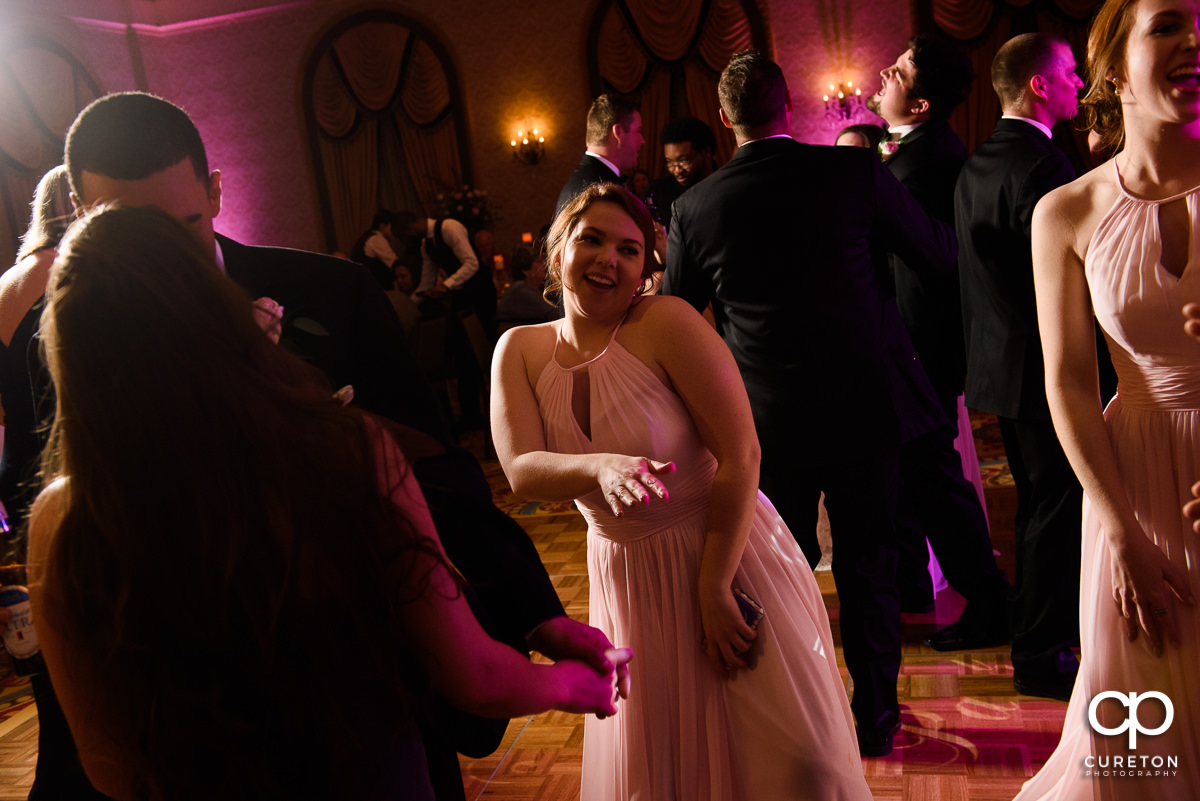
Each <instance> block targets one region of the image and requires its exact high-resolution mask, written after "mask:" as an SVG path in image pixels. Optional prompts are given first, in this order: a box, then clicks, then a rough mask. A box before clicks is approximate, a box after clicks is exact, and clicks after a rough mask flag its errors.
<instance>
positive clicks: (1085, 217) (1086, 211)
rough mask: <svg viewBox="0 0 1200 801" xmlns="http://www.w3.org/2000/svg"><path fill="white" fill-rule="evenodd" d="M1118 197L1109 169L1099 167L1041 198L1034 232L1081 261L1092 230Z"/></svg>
mask: <svg viewBox="0 0 1200 801" xmlns="http://www.w3.org/2000/svg"><path fill="white" fill-rule="evenodd" d="M1119 194H1120V189H1119V187H1118V186H1117V184H1116V181H1115V180H1114V178H1113V170H1112V167H1111V165H1109V164H1108V163H1105V164H1102V165H1100V166H1099V167H1097V168H1096V169H1094V170H1091V171H1090V172H1087V173H1084V174H1083V175H1081V176H1080V177H1079V178H1077V179H1075V180H1074V181H1072V182H1071V183H1069V184H1064V185H1063V186H1060V187H1058V188H1057V189H1055V190H1053V191H1052V192H1049V193H1048V194H1047V195H1046V196H1045V197H1043V198H1042V200H1041V201H1040V202H1039V203H1038V205H1037V208H1036V209H1035V210H1034V215H1033V226H1034V229H1035V231H1038V230H1039V229H1040V232H1041V233H1042V234H1043V235H1045V236H1048V237H1050V238H1052V239H1054V240H1057V241H1059V242H1061V243H1062V244H1063V245H1064V246H1065V247H1068V248H1070V249H1071V250H1073V251H1074V252H1075V253H1076V254H1077V255H1078V256H1079V258H1080V259H1082V258H1083V257H1084V255H1086V252H1087V247H1088V244H1089V243H1090V242H1091V239H1092V235H1093V234H1094V233H1095V232H1096V227H1097V226H1098V225H1099V224H1100V221H1101V220H1102V219H1103V218H1104V215H1105V214H1106V213H1107V212H1108V210H1109V209H1111V208H1112V206H1113V204H1114V203H1115V202H1116V200H1117V197H1118V195H1119Z"/></svg>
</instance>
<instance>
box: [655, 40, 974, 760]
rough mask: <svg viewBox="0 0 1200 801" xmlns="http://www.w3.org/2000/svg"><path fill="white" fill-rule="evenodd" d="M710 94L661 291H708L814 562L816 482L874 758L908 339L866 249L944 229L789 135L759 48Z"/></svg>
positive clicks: (844, 161)
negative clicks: (897, 343) (726, 148)
mask: <svg viewBox="0 0 1200 801" xmlns="http://www.w3.org/2000/svg"><path fill="white" fill-rule="evenodd" d="M719 96H720V101H721V119H722V122H724V123H725V125H726V126H728V127H731V128H732V129H733V132H734V134H735V136H736V138H737V142H738V150H737V153H736V155H734V157H733V158H732V159H730V160H729V162H728V163H726V164H725V166H723V167H722V168H721V169H719V170H717V171H715V172H714V173H713V174H712V175H710V176H709V177H708V178H706V179H705V180H704V181H702V182H700V183H699V184H697V185H696V186H694V187H692V188H691V189H689V190H688V191H687V192H686V193H684V194H683V195H682V196H681V197H680V198H679V199H678V200H676V201H675V205H674V210H673V214H672V219H671V229H670V239H669V244H668V247H667V254H668V258H667V270H666V276H665V279H664V283H663V291H664V292H665V293H666V294H673V295H678V296H680V297H682V298H684V299H686V300H687V301H688V302H689V303H691V304H692V305H693V306H695V307H696V308H697V309H703V308H704V307H705V306H706V305H708V304H709V303H710V302H711V303H712V304H713V312H714V314H715V317H716V323H717V330H718V331H719V332H720V334H721V335H722V337H723V338H724V339H725V342H726V343H727V344H728V345H729V347H730V350H731V351H732V352H733V355H734V357H735V359H736V360H737V363H738V367H739V369H740V371H741V374H742V378H743V380H744V381H745V383H746V389H747V392H748V394H749V396H750V404H751V407H752V410H753V413H754V422H755V427H756V429H757V432H758V438H759V441H760V443H761V447H762V470H761V484H760V486H761V487H762V489H763V490H764V491H765V492H766V493H767V495H768V496H769V497H770V499H771V501H772V502H773V503H774V504H775V505H776V508H777V509H778V510H779V511H780V513H781V515H782V517H783V519H784V521H785V522H786V523H787V524H788V526H789V527H790V528H791V530H792V533H793V535H794V536H795V537H796V539H797V541H798V542H799V543H800V545H801V547H802V548H803V549H804V551H805V554H806V556H808V558H809V560H810V562H814V563H815V559H819V556H820V553H819V548H818V547H817V545H816V519H817V501H818V498H819V496H820V493H821V491H824V492H825V497H826V507H827V509H828V512H829V518H830V523H831V525H832V527H833V536H834V546H835V552H834V558H833V570H834V575H835V577H836V579H837V586H838V597H839V601H840V605H841V621H840V625H841V632H842V642H843V645H844V647H845V654H846V664H847V666H848V667H849V669H850V675H851V676H852V677H853V679H854V697H853V699H852V701H851V707H852V708H853V710H854V714H855V717H856V718H857V721H858V736H859V746H860V749H861V751H862V753H863V754H865V755H867V756H883V755H885V754H887V753H889V752H890V751H891V749H892V737H893V735H894V734H895V732H896V731H897V730H898V728H899V725H900V712H899V706H898V704H897V699H896V677H897V674H898V672H899V667H900V608H899V598H898V596H897V593H896V587H895V579H896V575H895V571H896V543H895V537H894V532H893V529H892V515H893V512H894V508H895V486H896V480H897V479H896V470H897V462H896V458H897V457H896V454H897V449H898V446H899V440H900V436H901V433H900V428H901V425H900V423H901V421H900V420H899V419H898V417H899V414H898V412H899V409H898V408H897V402H896V401H895V400H894V399H893V396H892V389H893V387H894V385H895V384H896V383H897V381H898V380H899V379H897V374H898V373H902V372H903V370H904V369H906V368H905V366H904V365H903V364H901V363H898V361H897V360H895V359H894V358H893V354H892V351H891V349H890V346H889V345H888V344H887V342H888V340H890V339H892V338H894V337H898V338H900V339H901V340H903V341H904V342H905V343H907V337H906V336H905V334H904V332H903V329H902V328H901V329H899V330H895V331H888V330H887V328H886V325H887V323H886V320H887V307H886V306H885V304H884V303H883V301H882V300H881V299H880V296H879V294H878V292H877V289H876V286H875V282H876V274H875V273H876V271H875V269H874V258H873V254H874V252H875V240H876V239H878V240H879V241H880V242H881V243H882V244H883V246H885V247H887V248H889V249H890V250H893V251H894V252H897V253H901V254H903V255H904V256H905V257H906V258H908V259H911V260H912V261H913V263H916V264H921V265H924V266H929V267H930V268H931V269H941V270H943V271H950V270H952V269H953V268H954V262H955V259H956V251H955V245H954V238H953V233H952V232H951V231H950V230H949V229H948V228H947V227H946V226H944V225H941V224H939V223H937V222H935V221H933V220H931V219H930V218H929V217H928V216H927V215H926V214H925V213H924V212H923V211H922V210H921V207H920V205H919V204H917V203H916V201H914V200H913V199H912V197H911V196H910V195H909V194H908V193H907V192H905V191H904V189H903V187H901V186H900V184H899V182H897V181H896V180H895V178H893V177H892V176H891V175H890V174H889V173H888V172H887V170H886V169H885V168H884V167H883V166H882V165H881V164H880V162H879V159H878V158H876V157H875V154H874V153H870V152H868V151H864V150H862V149H860V148H850V147H840V148H834V147H813V146H809V145H802V144H800V143H798V142H796V141H795V140H793V139H792V138H791V137H790V136H789V135H788V130H789V127H790V120H791V98H790V96H789V95H788V90H787V84H786V82H785V81H784V78H783V73H782V72H781V71H780V69H779V66H778V65H776V64H775V63H773V62H772V61H770V60H769V59H767V58H766V57H765V56H763V55H762V54H761V53H759V52H757V51H753V50H751V51H747V52H745V53H739V54H738V55H736V56H734V57H733V59H732V60H731V61H730V63H729V66H728V67H727V68H726V69H725V71H724V72H723V73H722V75H721V81H720V84H719ZM800 188H803V191H802V190H801V189H800ZM797 226H802V228H801V229H800V230H801V231H808V232H810V233H811V236H807V237H804V238H803V239H804V246H803V247H797V245H796V232H797ZM893 308H894V307H893ZM909 361H910V363H911V359H910V360H909ZM922 378H923V376H922ZM768 614H770V612H768Z"/></svg>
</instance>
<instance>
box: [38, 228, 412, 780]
mask: <svg viewBox="0 0 1200 801" xmlns="http://www.w3.org/2000/svg"><path fill="white" fill-rule="evenodd" d="M47 299H48V303H47V307H46V311H45V313H44V315H43V342H44V347H45V349H46V355H47V361H48V364H49V367H50V371H51V375H52V377H53V379H54V381H55V383H56V385H57V390H58V393H57V394H58V406H57V417H56V420H55V423H54V429H53V432H52V435H51V443H50V446H49V448H48V453H47V457H46V474H47V478H53V477H55V476H56V475H64V476H66V477H67V479H68V482H67V485H66V486H67V489H66V497H67V504H66V506H67V508H66V514H65V517H64V519H63V522H62V524H61V526H60V528H59V530H58V532H57V535H56V536H55V539H54V540H53V542H52V543H51V546H50V549H49V554H50V559H49V567H48V570H47V598H48V606H47V614H48V615H49V616H52V619H54V620H55V622H56V623H57V624H58V626H59V627H60V630H61V631H63V632H64V638H65V639H66V640H67V641H68V642H69V643H70V652H71V653H73V654H75V655H76V656H78V657H80V658H82V659H86V660H87V662H88V665H89V668H90V675H91V676H92V677H93V678H92V679H91V682H92V683H91V685H90V686H91V687H92V688H93V689H98V690H101V691H102V695H103V696H104V698H98V699H97V700H96V703H97V704H99V705H103V708H104V715H105V718H104V719H105V720H106V721H107V723H108V724H109V725H110V726H111V730H110V731H109V732H108V733H109V734H110V735H111V736H113V737H114V738H118V740H119V741H120V742H121V743H123V744H125V745H128V753H129V758H130V762H131V765H132V766H134V767H135V771H136V773H137V775H138V776H139V777H141V781H142V782H144V787H142V788H139V791H140V792H145V793H146V794H147V795H149V796H152V797H157V796H165V797H171V798H193V797H195V798H201V797H209V798H212V797H222V798H232V797H253V796H258V797H287V796H288V795H290V794H293V792H294V791H293V789H290V788H291V784H290V783H291V782H294V781H298V780H299V779H298V778H297V777H292V776H289V775H288V771H287V770H286V769H284V768H283V767H282V765H283V764H290V760H295V759H296V758H297V755H308V754H312V755H313V756H315V755H316V754H317V753H320V752H322V751H324V752H326V753H325V755H324V756H323V757H322V761H320V762H319V763H318V764H317V765H316V766H315V767H317V768H319V769H318V771H317V773H316V774H314V775H310V776H308V777H307V778H306V779H305V780H304V781H305V783H306V784H309V783H311V785H312V786H313V787H317V786H321V785H322V782H323V781H326V780H331V779H332V778H333V777H332V776H331V775H330V774H329V773H327V772H326V773H323V772H322V770H326V771H333V772H334V773H336V766H338V765H339V764H340V763H344V761H345V759H346V758H347V754H351V755H352V754H357V753H360V752H361V753H369V751H368V750H367V749H369V748H371V747H377V745H375V744H372V743H369V742H368V743H363V742H359V741H358V740H357V739H356V738H358V737H360V736H361V735H359V734H357V733H356V732H358V731H366V730H370V731H373V732H374V734H375V735H378V736H382V737H383V740H384V741H387V736H388V734H389V732H388V731H386V726H385V730H384V731H383V732H382V733H380V732H379V731H377V729H378V726H379V721H381V720H389V718H388V717H386V716H391V718H390V719H391V720H393V721H402V720H404V719H405V716H406V714H407V712H408V711H409V710H408V704H409V702H408V699H407V694H406V692H405V690H404V688H403V683H402V680H407V681H409V682H412V681H414V680H415V679H414V678H413V676H412V675H410V674H409V673H408V672H407V668H406V665H408V664H409V663H410V660H408V659H407V658H406V657H405V655H404V654H403V648H402V647H401V646H400V645H399V644H398V640H397V637H396V634H397V631H398V626H399V619H400V618H399V611H398V610H399V607H400V606H401V605H402V604H403V603H404V602H405V601H406V600H408V599H410V598H411V597H412V596H413V595H414V594H416V593H419V592H420V589H421V587H420V579H419V578H417V579H415V580H414V577H413V575H412V571H413V569H414V568H413V563H412V561H411V560H409V559H408V558H407V555H411V554H412V553H413V551H414V550H421V549H422V548H423V547H424V546H423V545H422V544H421V543H420V542H418V541H416V539H415V538H414V537H413V536H412V535H411V529H409V528H407V527H406V526H405V524H404V521H402V520H400V519H398V516H397V514H396V512H395V509H394V507H392V506H391V505H390V504H388V503H386V501H385V500H384V499H383V498H382V497H381V491H380V484H381V480H382V479H381V476H380V474H379V470H378V468H377V466H376V465H377V463H378V462H377V459H376V458H375V456H376V447H377V446H376V444H375V440H374V439H373V438H372V431H374V432H375V433H376V434H378V431H379V425H378V424H374V423H371V422H370V421H367V420H365V419H364V418H363V416H362V415H361V414H359V413H357V412H355V411H353V410H343V409H341V408H340V407H338V406H337V405H336V404H335V403H333V402H332V401H331V399H330V395H329V392H328V389H327V388H326V387H322V386H320V385H319V384H317V383H316V382H314V381H313V380H312V378H311V374H310V373H309V372H308V371H307V368H306V367H305V366H304V365H302V364H300V363H299V362H298V361H296V360H295V359H293V358H292V357H290V356H289V355H287V354H286V353H284V352H283V351H282V350H281V349H279V348H278V347H277V346H275V345H274V344H273V343H272V342H271V340H270V339H269V338H268V337H267V336H266V335H265V334H264V333H263V332H262V331H261V330H259V329H258V326H257V325H256V323H255V322H254V320H253V316H252V314H251V304H250V299H249V297H248V296H247V295H246V294H245V293H244V292H243V291H242V290H241V289H240V287H238V286H237V285H236V284H234V283H233V282H232V281H230V280H229V279H227V278H226V277H225V276H223V275H222V274H221V273H220V271H219V270H218V269H217V267H216V265H215V263H214V262H213V260H212V257H211V256H210V255H209V254H207V253H206V252H205V249H204V248H203V247H202V246H201V245H200V242H199V240H198V239H197V238H196V237H195V236H194V235H193V234H192V233H191V231H190V229H188V228H187V227H186V226H184V225H183V224H182V223H179V222H177V221H176V220H174V219H173V218H171V217H170V216H169V215H167V214H166V213H164V212H162V211H159V210H157V209H154V208H140V209H136V208H119V207H110V208H107V209H103V210H101V211H98V212H96V213H94V214H92V215H90V216H88V217H87V218H85V219H84V220H81V221H80V222H79V223H76V225H75V226H74V227H72V229H71V230H70V231H69V232H68V235H67V236H66V237H65V239H64V241H63V244H62V248H61V250H60V254H59V258H58V260H57V261H56V263H55V266H54V268H53V270H52V272H51V278H50V286H49V288H48V290H47ZM394 478H395V477H393V479H394ZM327 693H328V695H327ZM333 693H338V694H347V702H346V703H344V704H334V705H328V704H324V703H322V701H321V700H317V699H323V698H330V697H332V694H333ZM368 698H369V699H370V700H369V701H368V700H366V699H368ZM339 755H340V756H341V758H342V759H341V760H339ZM206 762H207V763H208V764H205V763H206ZM293 767H297V766H296V765H293ZM305 767H306V769H312V768H313V767H314V765H307V766H305ZM299 775H301V771H300V770H299V769H298V768H297V776H299Z"/></svg>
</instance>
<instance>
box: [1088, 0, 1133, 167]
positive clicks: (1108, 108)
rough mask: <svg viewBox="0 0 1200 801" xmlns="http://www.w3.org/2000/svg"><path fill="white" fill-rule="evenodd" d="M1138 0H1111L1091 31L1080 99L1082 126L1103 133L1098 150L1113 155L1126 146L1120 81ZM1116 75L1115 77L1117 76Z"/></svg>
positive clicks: (1103, 7)
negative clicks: (1084, 78)
mask: <svg viewBox="0 0 1200 801" xmlns="http://www.w3.org/2000/svg"><path fill="white" fill-rule="evenodd" d="M1137 4H1138V0H1107V2H1105V4H1104V5H1103V6H1102V7H1101V9H1100V11H1099V12H1098V13H1097V14H1096V18H1095V20H1094V21H1093V22H1092V30H1091V32H1090V33H1089V34H1088V59H1087V73H1088V74H1087V79H1088V80H1087V92H1086V93H1084V96H1083V99H1082V100H1080V101H1079V111H1080V117H1079V119H1080V122H1081V127H1082V128H1084V129H1085V130H1093V131H1095V132H1096V134H1097V135H1098V136H1099V142H1098V145H1097V150H1098V152H1100V153H1102V154H1103V155H1105V156H1111V155H1113V154H1115V153H1117V152H1118V151H1120V150H1121V149H1122V148H1124V147H1125V119H1124V114H1123V113H1122V110H1121V97H1120V94H1119V92H1120V89H1119V83H1120V81H1121V80H1123V79H1124V77H1125V76H1124V74H1123V73H1121V74H1118V71H1119V70H1123V68H1124V61H1125V50H1126V46H1127V45H1128V44H1129V31H1130V29H1131V28H1132V27H1133V16H1134V11H1135V9H1136V7H1137ZM1114 79H1115V80H1114Z"/></svg>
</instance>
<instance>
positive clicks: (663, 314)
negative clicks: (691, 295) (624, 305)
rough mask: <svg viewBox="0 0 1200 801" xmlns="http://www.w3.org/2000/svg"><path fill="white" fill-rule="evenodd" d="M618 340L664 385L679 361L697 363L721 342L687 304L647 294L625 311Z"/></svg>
mask: <svg viewBox="0 0 1200 801" xmlns="http://www.w3.org/2000/svg"><path fill="white" fill-rule="evenodd" d="M617 339H618V341H619V342H620V343H621V344H622V345H623V346H624V347H625V349H626V350H628V351H629V352H630V353H632V354H633V355H634V356H637V357H638V359H640V360H641V361H642V362H643V363H645V364H646V365H648V366H650V368H651V370H653V371H654V372H655V373H656V374H658V375H659V377H660V378H663V379H664V382H665V383H667V384H668V385H670V381H669V380H666V376H667V375H668V374H669V373H670V372H671V371H672V369H674V368H675V367H678V365H679V363H680V360H683V361H685V362H693V363H697V364H698V363H700V362H701V361H702V360H703V358H704V357H705V356H706V355H707V354H709V353H711V352H712V351H711V350H710V349H712V348H720V349H721V350H722V351H727V349H726V347H725V343H724V342H722V341H721V338H720V337H719V336H718V335H717V332H716V331H714V330H713V329H712V326H710V325H709V324H708V323H707V322H706V321H705V319H704V318H703V317H702V316H701V315H700V313H699V312H698V311H696V310H695V309H694V308H693V307H692V305H691V304H690V303H688V302H687V301H686V300H683V299H682V298H677V297H672V296H669V295H649V296H646V297H644V298H642V299H640V300H639V301H638V302H637V303H636V304H634V306H633V307H632V308H631V309H630V311H629V317H628V319H627V321H626V324H625V325H624V326H623V327H622V329H621V332H620V334H618V336H617Z"/></svg>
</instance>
